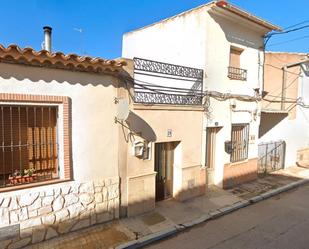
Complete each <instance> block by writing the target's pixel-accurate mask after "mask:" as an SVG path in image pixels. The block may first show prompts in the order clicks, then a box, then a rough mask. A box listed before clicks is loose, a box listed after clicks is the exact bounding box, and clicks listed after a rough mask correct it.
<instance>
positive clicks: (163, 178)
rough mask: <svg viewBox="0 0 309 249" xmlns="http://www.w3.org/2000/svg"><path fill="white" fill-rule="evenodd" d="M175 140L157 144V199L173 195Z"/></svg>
mask: <svg viewBox="0 0 309 249" xmlns="http://www.w3.org/2000/svg"><path fill="white" fill-rule="evenodd" d="M175 146H176V144H175V143H174V142H168V143H156V144H155V171H156V172H157V175H156V201H161V200H164V199H167V198H169V197H172V196H173V166H174V149H175Z"/></svg>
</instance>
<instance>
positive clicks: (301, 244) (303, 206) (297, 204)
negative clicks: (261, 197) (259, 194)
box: [147, 184, 309, 249]
mask: <svg viewBox="0 0 309 249" xmlns="http://www.w3.org/2000/svg"><path fill="white" fill-rule="evenodd" d="M308 196H309V184H306V185H304V186H302V187H300V188H298V189H296V190H290V191H288V192H285V193H281V194H280V195H276V196H274V197H273V198H270V199H268V200H265V201H263V202H260V203H257V204H256V205H252V206H249V207H247V208H244V209H240V210H238V211H236V212H234V213H232V214H229V215H226V216H222V217H220V218H219V219H216V220H211V221H209V222H207V223H202V224H201V225H199V226H196V227H194V228H191V229H189V230H186V231H185V232H183V233H180V234H178V235H177V236H174V237H171V238H170V239H167V240H164V241H160V242H158V243H156V244H153V245H151V246H149V247H147V248H149V249H156V248H158V249H159V248H160V249H165V248H166V249H174V248H175V249H176V248H177V249H179V248H182V249H187V248H188V249H191V248H194V249H199V248H200V249H210V248H211V249H224V248H228V249H251V248H252V249H253V248H258V249H277V248H278V249H279V248H280V249H302V248H303V249H308V248H309V236H308V235H307V231H308V227H309V201H308Z"/></svg>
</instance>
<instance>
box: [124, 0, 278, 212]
mask: <svg viewBox="0 0 309 249" xmlns="http://www.w3.org/2000/svg"><path fill="white" fill-rule="evenodd" d="M271 30H280V28H279V27H277V26H274V25H272V24H270V23H268V22H266V21H264V20H262V19H260V18H258V17H255V16H253V15H251V14H250V13H247V12H245V11H243V10H241V9H239V8H237V7H235V6H233V5H231V4H229V3H227V2H225V1H213V2H210V3H208V4H205V5H202V6H200V7H197V8H195V9H192V10H189V11H186V12H184V13H181V14H179V15H176V16H174V17H171V18H167V19H165V20H163V21H159V22H157V23H155V24H152V25H149V26H146V27H143V28H141V29H138V30H135V31H132V32H129V33H127V34H125V35H124V37H123V57H125V58H130V59H133V58H135V59H134V67H135V71H136V72H137V74H136V73H132V75H133V78H134V81H135V86H134V89H135V92H134V93H132V94H135V95H134V97H133V98H135V102H136V103H135V104H134V105H133V110H132V112H133V113H134V114H135V115H136V116H138V118H139V119H142V120H143V121H144V122H145V124H147V125H148V126H149V127H150V128H151V129H152V130H153V133H154V134H155V135H156V136H155V138H156V139H155V140H154V143H153V144H152V157H151V158H150V160H144V161H143V160H137V159H136V158H134V157H133V158H132V156H131V155H129V156H128V157H127V159H126V160H127V161H128V168H127V181H126V182H127V184H128V188H127V189H126V190H127V193H126V194H125V195H124V196H123V198H124V199H125V200H126V201H127V202H128V203H127V206H128V207H129V212H128V213H129V214H130V213H133V214H135V213H139V212H142V211H147V210H150V209H152V208H153V207H154V205H155V199H157V200H158V199H162V198H163V199H164V198H167V197H176V198H179V199H181V200H183V199H188V198H190V197H193V196H196V195H198V194H201V193H203V192H204V191H205V184H210V183H214V184H216V185H218V186H221V187H224V188H228V187H230V186H232V185H235V184H239V183H241V182H244V181H248V180H252V179H255V178H256V177H257V161H258V144H257V139H258V129H259V124H260V118H259V115H258V113H259V109H260V106H259V103H258V101H257V99H258V97H257V96H258V92H259V88H261V87H262V81H263V45H264V44H263V36H264V35H265V34H266V33H268V32H270V31H271ZM139 58H142V59H139ZM145 59H146V60H145ZM160 62H164V63H160ZM167 63H169V64H167ZM179 65H180V66H179ZM188 67H190V68H191V69H190V68H188ZM198 69H201V70H203V72H202V74H203V76H202V79H198V78H192V77H193V75H194V76H196V75H199V71H196V72H195V73H194V74H192V70H198ZM184 72H189V73H188V74H186V73H184ZM145 74H146V75H145ZM149 74H158V75H155V76H154V75H150V76H149ZM165 74H168V75H172V77H174V78H178V77H191V83H192V82H194V84H191V85H190V84H188V82H187V81H184V80H183V78H182V80H177V79H175V80H174V82H173V81H172V80H171V79H169V80H170V81H169V82H168V83H166V75H165ZM147 77H148V78H147ZM189 81H190V80H189ZM201 82H202V83H201ZM137 83H138V84H137ZM175 87H177V88H179V89H173V88H175ZM201 87H202V88H201ZM180 88H182V89H185V90H187V93H184V90H181V89H180ZM162 89H165V91H166V92H165V93H163V94H162V91H163V90H162ZM168 89H169V90H168ZM172 91H174V92H172ZM177 91H179V92H181V93H179V94H178V95H187V96H186V97H184V96H180V97H177ZM198 91H201V92H200V93H198ZM203 91H212V92H213V94H214V95H213V96H214V97H215V98H212V97H209V96H207V97H204V98H203V100H199V99H197V97H196V96H200V95H198V94H203ZM214 91H216V92H214ZM163 92H164V91H163ZM171 92H172V93H171ZM218 92H219V93H226V94H225V95H220V94H219V95H220V96H221V97H220V98H218V97H217V98H216V96H217V95H218V94H217V95H216V93H218ZM196 94H197V95H196ZM194 95H195V96H194ZM244 95H245V96H246V97H248V96H250V97H249V99H250V101H242V100H245V99H244V98H243V96H244ZM188 96H191V99H190V97H189V98H188ZM231 96H238V97H235V98H232V97H231ZM141 129H142V128H141V127H139V128H138V129H137V131H136V133H138V132H141ZM170 154H171V155H174V162H173V161H172V160H171V161H170V162H168V161H169V159H166V158H165V159H164V158H163V159H162V156H163V157H164V156H165V157H167V158H169V157H172V156H169V155H170ZM167 162H168V163H167ZM166 165H168V170H167V168H166V167H167V166H166ZM161 172H163V176H162V173H161ZM162 193H163V194H162ZM146 200H147V201H146ZM142 203H146V204H145V206H143V205H141V204H142ZM130 208H131V210H132V211H130Z"/></svg>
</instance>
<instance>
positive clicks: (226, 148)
mask: <svg viewBox="0 0 309 249" xmlns="http://www.w3.org/2000/svg"><path fill="white" fill-rule="evenodd" d="M224 151H225V152H226V153H228V154H232V152H233V145H232V141H225V142H224Z"/></svg>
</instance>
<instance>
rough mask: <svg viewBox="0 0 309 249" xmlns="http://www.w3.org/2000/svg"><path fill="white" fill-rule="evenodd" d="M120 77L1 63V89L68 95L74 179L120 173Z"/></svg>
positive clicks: (110, 175) (26, 92)
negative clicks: (118, 84) (118, 101)
mask: <svg viewBox="0 0 309 249" xmlns="http://www.w3.org/2000/svg"><path fill="white" fill-rule="evenodd" d="M116 87H117V79H116V78H115V77H113V76H108V75H98V74H91V73H82V72H70V71H66V70H57V69H46V68H36V67H30V66H21V65H10V64H4V63H1V64H0V92H1V93H20V94H22V93H23V94H33V95H60V96H68V97H70V99H71V104H72V159H73V160H72V161H73V173H74V179H75V180H78V181H88V180H93V179H97V178H98V179H102V178H103V179H104V178H106V177H114V176H118V125H117V124H115V122H114V117H115V113H116V105H115V104H114V97H116Z"/></svg>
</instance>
